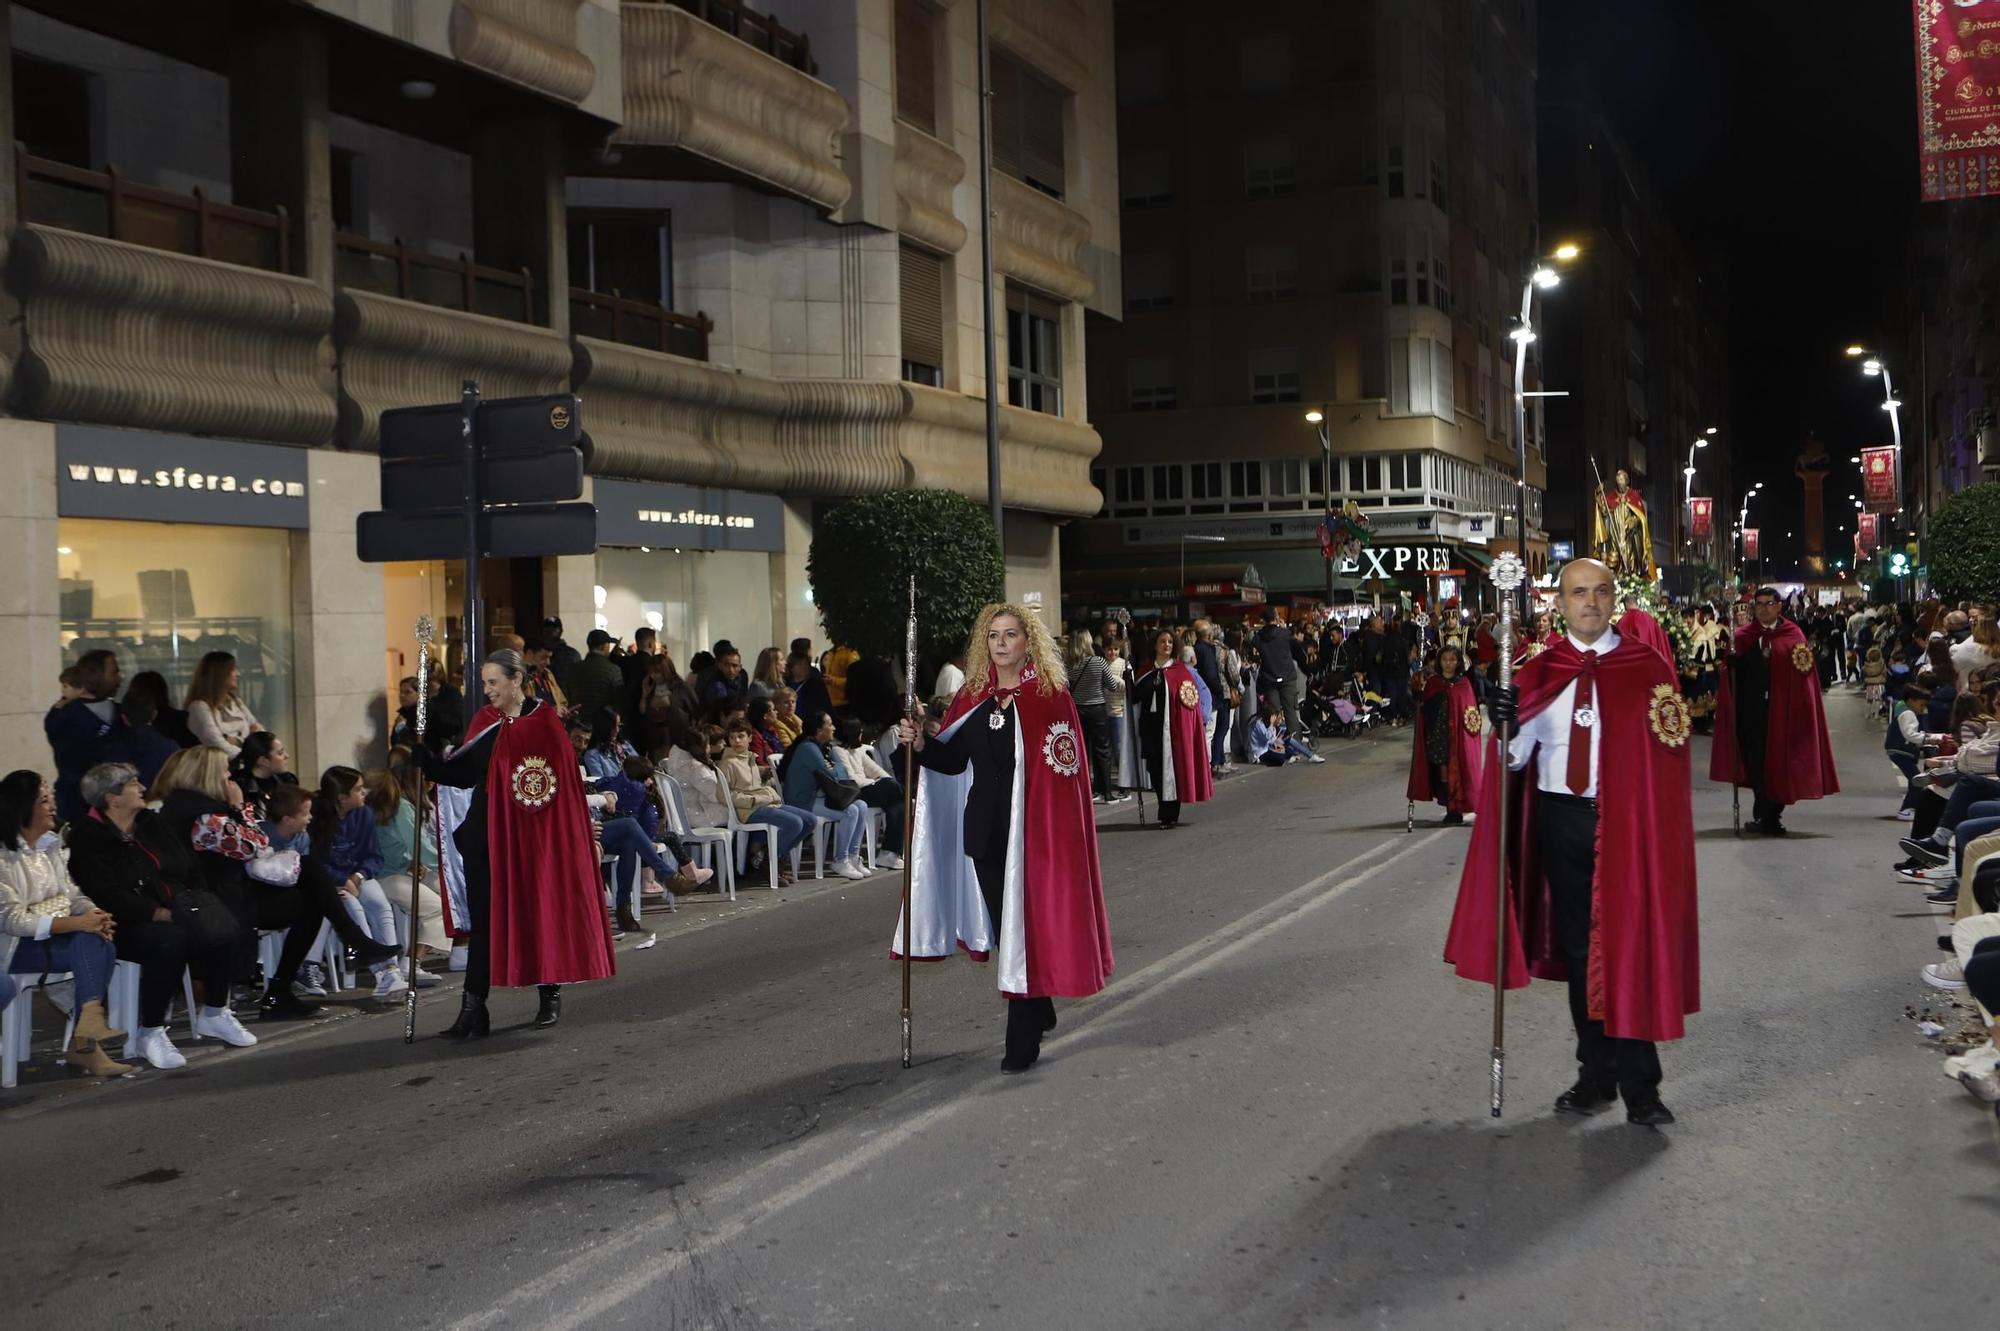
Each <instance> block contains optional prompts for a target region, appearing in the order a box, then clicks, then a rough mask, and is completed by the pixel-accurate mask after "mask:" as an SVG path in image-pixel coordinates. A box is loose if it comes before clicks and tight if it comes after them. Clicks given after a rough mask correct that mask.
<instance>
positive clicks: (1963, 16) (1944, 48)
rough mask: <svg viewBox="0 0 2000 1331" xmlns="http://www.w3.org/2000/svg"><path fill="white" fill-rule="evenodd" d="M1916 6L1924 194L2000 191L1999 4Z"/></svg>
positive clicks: (1946, 0) (1970, 1)
mask: <svg viewBox="0 0 2000 1331" xmlns="http://www.w3.org/2000/svg"><path fill="white" fill-rule="evenodd" d="M1912 8H1913V13H1914V15H1915V19H1916V29H1917V151H1918V159H1919V164H1920V166H1921V168H1922V173H1923V187H1924V198H1925V200H1927V201H1929V202H1933V203H1935V202H1940V201H1943V200H1948V199H1974V198H1979V197H1981V196H1982V195H2000V4H1996V3H1995V2H1994V0H1913V6H1912Z"/></svg>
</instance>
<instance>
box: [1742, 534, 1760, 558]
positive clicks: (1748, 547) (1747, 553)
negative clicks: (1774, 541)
mask: <svg viewBox="0 0 2000 1331" xmlns="http://www.w3.org/2000/svg"><path fill="white" fill-rule="evenodd" d="M1756 557H1757V529H1756V528H1755V527H1745V528H1744V529H1743V558H1744V560H1745V561H1748V560H1752V559H1755V558H1756Z"/></svg>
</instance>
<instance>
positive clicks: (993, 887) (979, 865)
mask: <svg viewBox="0 0 2000 1331" xmlns="http://www.w3.org/2000/svg"><path fill="white" fill-rule="evenodd" d="M972 868H973V871H974V872H975V873H977V874H978V876H979V895H980V896H982V897H984V898H985V899H986V914H987V915H988V916H989V917H990V918H991V919H992V921H993V941H994V946H995V947H996V949H997V947H998V946H999V942H1000V918H1001V916H1000V912H1001V910H1002V908H1003V907H1004V906H1005V905H1006V901H1007V857H1006V856H1005V855H1001V856H998V857H996V858H992V859H983V860H974V861H973V862H972ZM1055 1020H1056V1001H1055V1000H1054V999H1053V998H1010V999H1008V1000H1007V1056H1008V1057H1009V1058H1016V1057H1020V1058H1032V1057H1033V1056H1034V1055H1035V1053H1036V1051H1038V1050H1039V1049H1040V1048H1041V1046H1042V1032H1044V1031H1046V1030H1047V1029H1048V1028H1049V1027H1051V1026H1053V1025H1055Z"/></svg>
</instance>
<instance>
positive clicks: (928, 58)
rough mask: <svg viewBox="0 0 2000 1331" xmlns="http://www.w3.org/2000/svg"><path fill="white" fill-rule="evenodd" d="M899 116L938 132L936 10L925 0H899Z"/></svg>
mask: <svg viewBox="0 0 2000 1331" xmlns="http://www.w3.org/2000/svg"><path fill="white" fill-rule="evenodd" d="M896 118H897V119H898V120H901V121H903V122H904V123H906V124H909V125H913V126H915V127H916V128H918V129H920V130H922V131H923V132H924V133H926V134H936V133H937V14H936V13H935V12H934V11H933V10H932V9H931V7H930V6H929V5H927V4H924V3H923V0H896Z"/></svg>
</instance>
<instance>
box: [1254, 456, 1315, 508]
mask: <svg viewBox="0 0 2000 1331" xmlns="http://www.w3.org/2000/svg"><path fill="white" fill-rule="evenodd" d="M1312 470H1313V475H1312V488H1313V492H1314V493H1315V494H1317V493H1318V492H1319V472H1320V464H1319V463H1317V462H1315V463H1313V464H1312ZM1268 471H1269V475H1268V484H1267V485H1266V487H1265V493H1267V494H1269V495H1270V496H1271V507H1272V508H1274V509H1293V510H1296V509H1301V508H1304V507H1305V504H1304V502H1303V497H1304V495H1305V493H1306V464H1305V463H1304V462H1302V461H1301V460H1300V459H1298V458H1284V459H1281V460H1279V461H1276V462H1273V463H1270V464H1269V468H1268Z"/></svg>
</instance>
